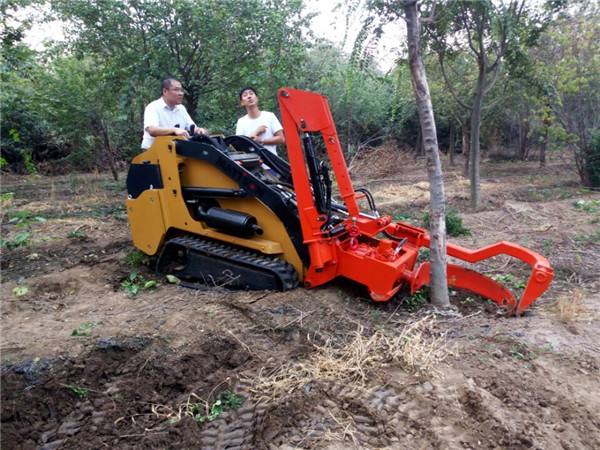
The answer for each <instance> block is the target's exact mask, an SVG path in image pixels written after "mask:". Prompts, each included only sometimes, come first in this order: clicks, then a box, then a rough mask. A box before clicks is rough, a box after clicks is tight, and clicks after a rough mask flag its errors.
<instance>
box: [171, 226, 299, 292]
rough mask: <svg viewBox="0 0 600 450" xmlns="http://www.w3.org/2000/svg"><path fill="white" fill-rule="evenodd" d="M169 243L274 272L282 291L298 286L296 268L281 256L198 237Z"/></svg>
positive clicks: (184, 238)
mask: <svg viewBox="0 0 600 450" xmlns="http://www.w3.org/2000/svg"><path fill="white" fill-rule="evenodd" d="M168 245H179V246H182V247H185V248H189V249H192V250H194V251H198V252H201V253H204V254H206V255H210V256H213V257H215V258H220V259H226V260H229V261H230V262H234V263H236V264H239V265H240V266H246V267H254V268H256V269H258V270H260V271H263V272H271V273H274V274H275V275H276V276H277V277H278V278H279V280H280V281H281V290H282V291H287V290H290V289H294V288H295V287H297V286H298V274H297V273H296V269H294V267H293V266H292V265H291V264H289V263H288V262H286V261H284V260H282V259H279V258H273V257H268V256H264V255H262V254H260V253H257V252H252V251H249V250H245V249H240V248H239V247H233V246H231V245H228V244H223V243H221V242H216V241H211V240H208V239H202V238H197V237H177V238H173V239H170V240H168V241H167V242H166V244H165V247H164V248H166V247H167V246H168ZM161 257H162V255H161Z"/></svg>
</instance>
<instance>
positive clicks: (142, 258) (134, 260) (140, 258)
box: [124, 250, 148, 267]
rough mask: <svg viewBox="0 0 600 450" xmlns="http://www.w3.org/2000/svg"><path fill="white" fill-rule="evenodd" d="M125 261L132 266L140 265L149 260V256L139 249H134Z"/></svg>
mask: <svg viewBox="0 0 600 450" xmlns="http://www.w3.org/2000/svg"><path fill="white" fill-rule="evenodd" d="M124 261H125V262H126V263H127V264H128V265H130V266H131V267H139V266H141V265H143V264H145V263H146V262H147V261H148V257H147V256H146V255H145V254H144V253H142V252H141V251H139V250H133V251H131V252H129V253H128V254H127V256H125V258H124Z"/></svg>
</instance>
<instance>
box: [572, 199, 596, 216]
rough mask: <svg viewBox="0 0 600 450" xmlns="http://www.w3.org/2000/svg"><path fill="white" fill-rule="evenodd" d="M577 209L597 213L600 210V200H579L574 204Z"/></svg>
mask: <svg viewBox="0 0 600 450" xmlns="http://www.w3.org/2000/svg"><path fill="white" fill-rule="evenodd" d="M573 205H574V206H575V208H576V209H580V210H582V211H585V212H588V213H596V212H598V211H600V200H577V201H576V202H575V203H574V204H573Z"/></svg>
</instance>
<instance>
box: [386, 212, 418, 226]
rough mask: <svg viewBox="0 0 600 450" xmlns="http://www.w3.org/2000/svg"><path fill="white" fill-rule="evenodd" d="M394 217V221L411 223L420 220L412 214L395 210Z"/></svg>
mask: <svg viewBox="0 0 600 450" xmlns="http://www.w3.org/2000/svg"><path fill="white" fill-rule="evenodd" d="M392 219H393V220H394V222H406V223H411V224H416V223H417V222H418V221H417V219H415V218H414V217H413V216H412V215H411V214H408V213H401V212H394V213H393V214H392Z"/></svg>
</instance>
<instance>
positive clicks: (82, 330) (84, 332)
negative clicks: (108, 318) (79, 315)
mask: <svg viewBox="0 0 600 450" xmlns="http://www.w3.org/2000/svg"><path fill="white" fill-rule="evenodd" d="M98 323H99V322H85V323H82V324H81V325H79V326H78V327H77V328H76V329H74V330H73V331H72V332H71V336H91V335H92V330H93V329H94V327H95V326H96V325H98Z"/></svg>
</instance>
